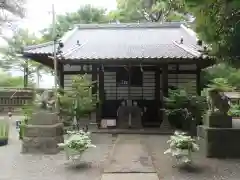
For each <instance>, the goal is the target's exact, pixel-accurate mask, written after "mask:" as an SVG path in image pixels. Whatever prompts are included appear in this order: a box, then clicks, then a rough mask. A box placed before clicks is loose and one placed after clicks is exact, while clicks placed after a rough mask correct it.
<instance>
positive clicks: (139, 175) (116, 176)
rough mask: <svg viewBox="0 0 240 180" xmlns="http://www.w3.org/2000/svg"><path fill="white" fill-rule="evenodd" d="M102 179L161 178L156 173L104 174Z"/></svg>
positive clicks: (147, 179) (139, 179)
mask: <svg viewBox="0 0 240 180" xmlns="http://www.w3.org/2000/svg"><path fill="white" fill-rule="evenodd" d="M101 180H159V179H158V176H157V174H156V173H119V174H117V173H116V174H103V175H102V178H101Z"/></svg>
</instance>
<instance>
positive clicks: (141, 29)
mask: <svg viewBox="0 0 240 180" xmlns="http://www.w3.org/2000/svg"><path fill="white" fill-rule="evenodd" d="M181 38H183V43H182V44H181V43H180V40H181ZM62 42H63V43H64V48H63V49H62V52H63V53H62V54H63V57H64V58H65V59H129V58H196V57H199V56H201V54H200V53H199V52H198V51H197V50H198V48H199V47H198V46H197V45H196V44H197V39H196V36H195V35H194V34H192V33H189V31H188V28H186V26H184V25H182V24H181V23H164V24H159V23H144V24H88V25H77V26H76V28H74V29H73V30H71V31H70V32H68V33H67V34H66V35H65V36H64V37H63V39H62ZM52 53H53V42H48V43H45V44H40V45H36V46H29V47H26V48H25V49H24V54H52Z"/></svg>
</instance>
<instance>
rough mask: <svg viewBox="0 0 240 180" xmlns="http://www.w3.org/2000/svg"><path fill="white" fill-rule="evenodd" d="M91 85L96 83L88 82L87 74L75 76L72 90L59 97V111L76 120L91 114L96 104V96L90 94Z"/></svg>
mask: <svg viewBox="0 0 240 180" xmlns="http://www.w3.org/2000/svg"><path fill="white" fill-rule="evenodd" d="M93 83H96V82H92V81H90V80H89V79H88V77H87V74H85V75H79V76H75V77H74V78H73V81H72V89H71V90H70V91H64V93H63V95H60V97H59V99H60V106H61V111H62V112H63V113H65V114H67V115H70V116H71V117H74V116H76V118H77V120H79V119H80V118H81V117H82V116H85V115H87V114H89V113H90V112H92V111H93V110H94V109H95V106H96V103H97V94H92V86H93Z"/></svg>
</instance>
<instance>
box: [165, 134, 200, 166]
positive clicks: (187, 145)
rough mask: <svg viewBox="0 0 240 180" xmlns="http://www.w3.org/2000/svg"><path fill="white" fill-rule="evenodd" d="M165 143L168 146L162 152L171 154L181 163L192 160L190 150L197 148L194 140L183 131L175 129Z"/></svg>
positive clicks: (196, 149)
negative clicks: (168, 146)
mask: <svg viewBox="0 0 240 180" xmlns="http://www.w3.org/2000/svg"><path fill="white" fill-rule="evenodd" d="M167 143H168V144H169V145H170V148H169V149H167V150H166V151H165V152H164V154H171V155H172V156H173V157H175V158H176V159H177V160H178V161H180V162H181V163H190V162H191V161H192V158H191V152H195V151H198V150H199V146H198V145H197V143H196V140H195V139H193V138H191V136H187V135H186V133H183V132H178V131H176V132H175V133H174V135H173V136H171V137H170V140H168V141H167Z"/></svg>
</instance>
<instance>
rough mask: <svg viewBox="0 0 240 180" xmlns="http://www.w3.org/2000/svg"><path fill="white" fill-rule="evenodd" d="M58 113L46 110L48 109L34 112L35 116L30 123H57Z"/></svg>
mask: <svg viewBox="0 0 240 180" xmlns="http://www.w3.org/2000/svg"><path fill="white" fill-rule="evenodd" d="M58 122H59V121H58V115H57V113H55V112H46V111H41V110H40V111H39V112H37V113H34V114H33V117H32V119H31V121H30V122H29V124H33V125H52V124H57V123H58Z"/></svg>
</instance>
